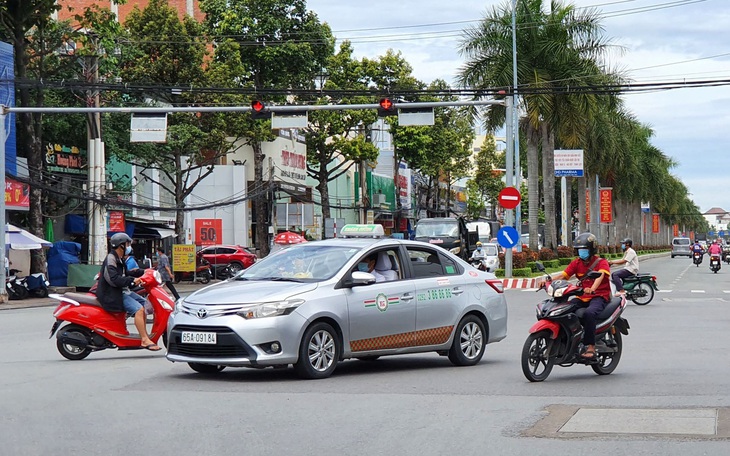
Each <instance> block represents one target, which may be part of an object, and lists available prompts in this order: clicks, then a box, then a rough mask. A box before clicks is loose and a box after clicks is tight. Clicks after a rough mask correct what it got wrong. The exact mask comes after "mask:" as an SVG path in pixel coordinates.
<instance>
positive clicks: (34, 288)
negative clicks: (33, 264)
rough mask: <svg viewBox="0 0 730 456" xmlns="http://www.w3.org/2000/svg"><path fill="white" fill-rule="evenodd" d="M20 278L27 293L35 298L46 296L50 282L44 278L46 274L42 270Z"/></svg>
mask: <svg viewBox="0 0 730 456" xmlns="http://www.w3.org/2000/svg"><path fill="white" fill-rule="evenodd" d="M20 280H21V283H22V284H23V286H24V287H25V289H26V290H28V294H29V295H30V296H34V297H36V298H46V297H48V286H49V285H51V283H50V282H49V281H48V280H47V279H46V275H45V274H43V273H42V272H38V273H35V274H31V275H29V276H25V277H23V278H22V279H20Z"/></svg>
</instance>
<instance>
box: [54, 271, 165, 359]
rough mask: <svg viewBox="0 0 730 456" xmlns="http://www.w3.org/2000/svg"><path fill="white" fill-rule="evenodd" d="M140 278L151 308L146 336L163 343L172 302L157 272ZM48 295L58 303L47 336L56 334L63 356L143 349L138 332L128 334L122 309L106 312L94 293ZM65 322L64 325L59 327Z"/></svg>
mask: <svg viewBox="0 0 730 456" xmlns="http://www.w3.org/2000/svg"><path fill="white" fill-rule="evenodd" d="M140 279H141V284H142V288H143V289H144V290H145V291H146V292H147V296H146V298H147V300H148V301H149V303H150V304H151V305H152V309H153V316H154V317H153V322H152V330H151V331H150V333H149V336H150V339H152V342H154V343H157V341H158V340H159V339H160V337H162V342H163V343H164V344H165V345H167V333H166V330H167V319H168V317H169V316H170V314H171V313H172V311H173V309H174V308H175V301H174V300H173V298H172V297H171V296H170V295H168V294H167V293H166V292H165V291H164V290H163V289H162V287H161V284H162V277H161V276H160V273H159V272H157V271H154V270H152V269H148V270H146V271H145V273H144V275H143V276H142V277H141V278H140ZM49 296H50V297H51V298H53V299H56V300H58V301H60V304H59V305H58V307H57V308H56V310H55V311H54V312H53V316H54V317H55V318H56V322H55V323H53V326H52V327H51V334H50V336H48V338H49V339H50V338H51V337H53V335H54V334H56V347H57V348H58V351H59V353H61V355H62V356H63V357H64V358H67V359H70V360H80V359H84V358H86V357H87V356H89V354H91V352H93V351H99V350H106V349H108V348H111V349H113V348H116V349H118V350H138V349H141V348H143V347H142V340H141V339H140V337H139V334H130V333H129V331H128V330H127V314H126V313H125V312H115V313H111V312H107V311H106V310H104V309H103V308H102V307H101V304H100V303H99V301H98V300H97V299H96V296H94V295H91V294H87V293H65V294H63V295H59V294H51V295H49ZM66 322H67V323H68V324H67V325H65V326H63V327H61V325H62V324H63V323H66ZM59 328H60V329H59ZM57 331H58V333H56V332H57Z"/></svg>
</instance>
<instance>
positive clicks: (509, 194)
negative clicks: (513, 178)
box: [497, 187, 522, 209]
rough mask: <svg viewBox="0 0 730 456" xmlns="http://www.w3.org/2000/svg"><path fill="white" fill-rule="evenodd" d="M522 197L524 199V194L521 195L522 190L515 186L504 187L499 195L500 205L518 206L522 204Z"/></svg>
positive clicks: (504, 206)
mask: <svg viewBox="0 0 730 456" xmlns="http://www.w3.org/2000/svg"><path fill="white" fill-rule="evenodd" d="M520 199H522V196H521V195H520V192H519V191H518V190H517V189H516V188H514V187H505V188H503V189H502V191H501V192H499V196H498V197H497V201H499V205H500V206H502V207H503V208H505V209H514V208H516V207H517V206H518V205H519V204H520Z"/></svg>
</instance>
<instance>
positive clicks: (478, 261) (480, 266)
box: [469, 258, 487, 271]
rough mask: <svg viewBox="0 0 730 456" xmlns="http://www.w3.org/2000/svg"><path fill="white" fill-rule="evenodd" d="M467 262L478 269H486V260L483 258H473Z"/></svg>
mask: <svg viewBox="0 0 730 456" xmlns="http://www.w3.org/2000/svg"><path fill="white" fill-rule="evenodd" d="M469 264H471V265H472V266H473V267H475V268H476V269H479V270H480V271H486V270H487V262H486V261H484V260H483V259H479V258H475V259H473V260H471V261H469Z"/></svg>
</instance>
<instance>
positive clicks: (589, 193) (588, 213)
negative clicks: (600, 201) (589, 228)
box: [586, 189, 591, 223]
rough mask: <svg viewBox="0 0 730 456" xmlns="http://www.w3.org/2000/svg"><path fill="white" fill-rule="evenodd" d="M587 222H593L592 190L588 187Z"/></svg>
mask: <svg viewBox="0 0 730 456" xmlns="http://www.w3.org/2000/svg"><path fill="white" fill-rule="evenodd" d="M586 223H591V191H590V190H588V189H586Z"/></svg>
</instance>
